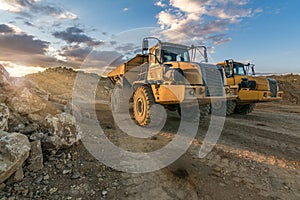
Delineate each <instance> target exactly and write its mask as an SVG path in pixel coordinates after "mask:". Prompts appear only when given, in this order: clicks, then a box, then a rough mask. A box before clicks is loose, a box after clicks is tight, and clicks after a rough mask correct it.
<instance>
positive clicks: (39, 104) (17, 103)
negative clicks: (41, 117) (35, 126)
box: [10, 88, 46, 115]
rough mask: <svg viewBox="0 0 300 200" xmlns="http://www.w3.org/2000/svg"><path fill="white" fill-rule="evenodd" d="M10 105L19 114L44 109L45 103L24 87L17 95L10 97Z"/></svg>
mask: <svg viewBox="0 0 300 200" xmlns="http://www.w3.org/2000/svg"><path fill="white" fill-rule="evenodd" d="M10 106H11V108H12V109H13V110H14V111H16V112H18V113H20V114H21V115H28V114H32V113H36V112H39V111H41V110H43V109H45V108H46V103H45V102H44V100H43V99H42V98H40V97H38V96H37V95H34V94H32V93H31V92H30V91H29V89H28V88H24V89H23V90H22V91H21V93H20V95H19V96H16V97H14V98H12V99H11V101H10Z"/></svg>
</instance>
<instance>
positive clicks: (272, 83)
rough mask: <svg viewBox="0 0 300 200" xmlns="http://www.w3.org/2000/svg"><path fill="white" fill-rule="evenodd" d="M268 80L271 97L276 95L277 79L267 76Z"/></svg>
mask: <svg viewBox="0 0 300 200" xmlns="http://www.w3.org/2000/svg"><path fill="white" fill-rule="evenodd" d="M268 82H269V87H270V92H271V97H277V92H278V85H277V81H276V80H275V79H272V78H268Z"/></svg>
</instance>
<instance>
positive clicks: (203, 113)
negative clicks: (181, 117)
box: [199, 104, 210, 121]
mask: <svg viewBox="0 0 300 200" xmlns="http://www.w3.org/2000/svg"><path fill="white" fill-rule="evenodd" d="M199 110H200V121H204V120H206V119H207V117H208V114H209V111H210V104H203V105H199Z"/></svg>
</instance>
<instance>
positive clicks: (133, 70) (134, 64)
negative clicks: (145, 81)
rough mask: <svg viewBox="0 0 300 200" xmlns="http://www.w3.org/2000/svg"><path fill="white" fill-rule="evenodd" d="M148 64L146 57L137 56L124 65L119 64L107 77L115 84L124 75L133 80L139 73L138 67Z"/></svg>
mask: <svg viewBox="0 0 300 200" xmlns="http://www.w3.org/2000/svg"><path fill="white" fill-rule="evenodd" d="M146 62H148V55H143V54H137V55H136V56H135V57H134V58H132V59H131V60H129V61H127V62H126V63H123V64H121V65H120V66H118V67H117V68H116V69H114V70H113V71H111V72H109V73H108V74H107V77H108V78H109V79H110V80H111V81H112V82H113V83H114V84H115V83H116V82H117V81H118V80H119V79H120V78H121V77H122V76H124V74H125V73H127V72H128V74H126V77H127V76H128V77H130V78H131V79H134V78H136V77H137V75H138V73H139V69H140V68H139V67H140V66H141V65H142V64H143V63H146Z"/></svg>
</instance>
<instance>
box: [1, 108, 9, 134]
mask: <svg viewBox="0 0 300 200" xmlns="http://www.w3.org/2000/svg"><path fill="white" fill-rule="evenodd" d="M8 118H9V109H8V107H7V106H6V105H5V104H3V103H0V130H1V131H5V130H7V129H8Z"/></svg>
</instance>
